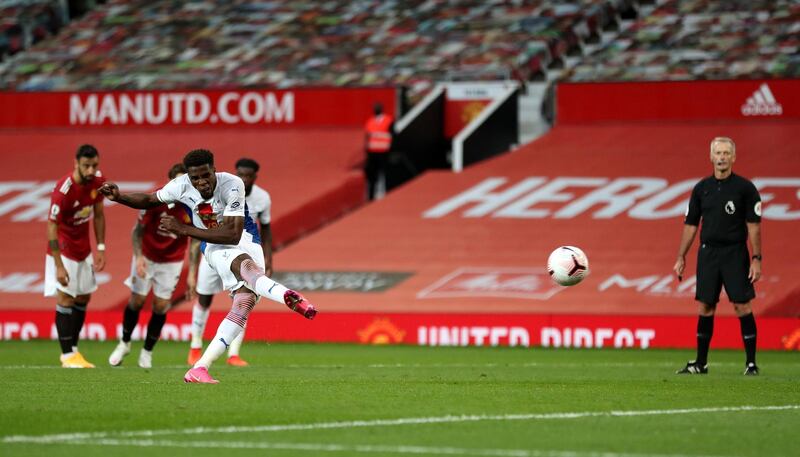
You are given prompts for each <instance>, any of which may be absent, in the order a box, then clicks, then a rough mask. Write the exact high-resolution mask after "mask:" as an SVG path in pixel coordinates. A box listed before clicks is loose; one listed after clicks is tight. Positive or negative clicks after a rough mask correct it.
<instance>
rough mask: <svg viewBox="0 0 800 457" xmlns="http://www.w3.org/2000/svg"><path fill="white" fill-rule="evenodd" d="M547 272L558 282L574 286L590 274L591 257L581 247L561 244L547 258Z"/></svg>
mask: <svg viewBox="0 0 800 457" xmlns="http://www.w3.org/2000/svg"><path fill="white" fill-rule="evenodd" d="M547 272H548V273H549V274H550V277H551V278H553V281H555V282H556V284H559V285H562V286H574V285H575V284H578V283H579V282H581V281H583V278H585V277H586V276H588V275H589V259H588V258H586V254H584V253H583V251H581V250H580V248H576V247H575V246H561V247H558V248H556V249H555V250H554V251H553V252H552V253H550V257H548V258H547Z"/></svg>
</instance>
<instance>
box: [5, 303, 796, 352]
mask: <svg viewBox="0 0 800 457" xmlns="http://www.w3.org/2000/svg"><path fill="white" fill-rule="evenodd" d="M226 314H227V313H225V312H212V313H211V319H210V320H209V325H207V327H206V337H211V336H213V334H214V332H215V331H216V327H217V325H218V324H219V322H220V321H221V320H222V319H223V318H224V317H225V315H226ZM147 319H149V316H148V315H144V316H142V318H141V319H140V325H139V326H138V327H137V328H136V331H135V332H134V334H133V338H134V339H141V338H142V336H143V335H144V334H145V333H146V331H147V328H146V326H147ZM121 321H122V312H121V311H119V312H111V311H97V312H89V313H88V314H87V320H86V324H85V326H84V330H83V337H84V338H85V339H89V340H100V341H104V340H114V339H117V338H119V336H120V334H121ZM695 325H696V318H695V317H693V316H647V317H643V316H592V315H544V314H501V315H490V314H422V313H413V314H386V315H382V314H369V313H329V314H320V315H319V316H318V319H315V320H314V321H306V320H304V319H302V318H299V317H298V316H297V315H295V314H294V313H290V312H276V313H266V312H261V313H253V314H251V316H250V320H249V322H248V325H247V338H248V339H250V340H261V341H287V342H288V341H312V342H336V343H362V344H413V345H419V346H522V347H538V346H541V347H553V348H609V347H613V348H638V349H648V348H693V347H694V344H695ZM190 337H191V313H189V312H186V311H177V312H171V313H170V314H169V317H168V319H167V324H166V325H165V326H164V330H163V331H162V338H163V339H165V340H172V341H189V339H190ZM55 338H56V333H55V327H54V324H53V313H52V312H49V311H35V312H24V311H0V340H30V339H55ZM758 338H759V340H758V346H759V348H760V349H771V350H800V319H793V318H759V319H758ZM712 346H713V347H715V348H728V349H738V348H741V347H742V342H741V336H740V332H739V322H738V319H736V318H735V317H717V322H716V326H715V332H714V340H713V343H712Z"/></svg>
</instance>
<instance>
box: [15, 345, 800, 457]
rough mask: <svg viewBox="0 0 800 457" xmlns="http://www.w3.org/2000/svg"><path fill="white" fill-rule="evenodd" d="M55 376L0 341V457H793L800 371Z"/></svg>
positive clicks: (496, 360)
mask: <svg viewBox="0 0 800 457" xmlns="http://www.w3.org/2000/svg"><path fill="white" fill-rule="evenodd" d="M113 345H114V343H112V342H106V343H96V342H84V343H82V344H81V347H82V352H83V353H84V355H85V356H86V357H87V359H89V360H91V361H93V362H94V363H96V364H97V365H98V368H97V369H94V370H66V369H61V368H58V367H57V366H56V363H55V362H56V361H57V359H58V347H57V346H58V345H57V344H56V343H55V342H52V341H37V342H0V389H2V395H0V435H1V436H0V455H2V456H4V457H11V456H37V455H40V456H53V455H57V456H70V455H75V456H81V457H89V456H108V455H113V456H136V457H142V456H145V457H157V456H170V457H177V456H193V457H197V456H215V457H220V456H225V457H237V456H247V455H259V456H260V455H269V456H278V457H282V456H333V457H335V456H350V455H380V456H406V455H414V456H453V455H465V456H498V457H527V456H531V457H544V456H553V457H593V456H597V457H601V456H602V457H628V456H645V455H647V456H797V455H800V440H798V438H797V437H798V436H799V435H798V433H800V432H799V430H800V355H798V354H797V353H777V352H761V353H760V354H759V365H760V367H761V376H758V377H745V376H743V375H742V371H743V368H744V367H743V365H744V364H743V354H742V352H741V351H731V352H728V351H714V350H712V353H711V364H710V370H709V371H710V373H709V374H708V375H706V376H678V375H675V374H673V373H674V371H675V369H677V368H679V367H680V366H681V365H683V364H684V363H685V362H686V360H688V359H689V358H691V357H692V355H693V354H692V352H690V351H665V350H647V351H641V350H566V349H562V350H555V349H523V348H424V347H413V346H384V347H377V346H351V345H310V344H309V345H295V344H291V345H290V344H273V345H267V344H263V343H246V344H245V346H244V348H243V351H242V355H243V356H245V357H246V358H247V359H248V360H249V361H250V362H251V363H252V365H251V366H250V367H247V368H231V367H227V366H225V365H224V364H218V365H216V366H214V367H213V368H212V370H211V372H212V374H213V375H215V376H216V377H217V378H218V379H220V381H221V383H220V384H218V385H194V384H184V383H183V381H182V377H183V374H184V372H185V371H186V367H185V366H184V364H183V363H184V359H185V356H186V351H187V345H186V344H185V343H184V344H177V343H168V342H161V343H159V345H158V346H157V347H156V351H155V355H154V365H155V366H154V368H153V369H152V370H149V371H145V370H142V369H140V368H138V367H136V358H137V356H138V350H139V348H140V347H141V342H138V343H137V342H134V351H133V352H132V353H131V355H129V356H128V359H126V361H125V365H124V366H123V367H120V368H111V367H108V366H107V362H106V360H107V358H108V354H109V353H110V351H111V349H112V348H113Z"/></svg>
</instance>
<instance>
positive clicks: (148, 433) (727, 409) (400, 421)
mask: <svg viewBox="0 0 800 457" xmlns="http://www.w3.org/2000/svg"><path fill="white" fill-rule="evenodd" d="M796 409H800V405H777V406H720V407H709V408H685V409H653V410H638V411H637V410H632V411H630V410H629V411H580V412H563V413H536V414H498V415H489V414H478V415H458V416H456V415H450V416H433V417H405V418H397V419H374V420H357V421H341V422H315V423H308V424H274V425H256V426H235V425H234V426H226V427H193V428H184V429H172V430H164V429H160V430H132V431H122V432H117V431H115V432H89V433H61V434H53V435H39V436H36V435H10V436H5V437H3V441H2V442H3V443H64V442H69V441H76V440H78V441H84V440H99V439H104V438H109V437H121V438H131V437H154V436H168V435H203V434H222V433H266V432H284V431H299V430H330V429H347V428H360V427H392V426H403V425H429V424H452V423H460V422H487V421H526V420H565V419H584V418H589V417H636V416H666V415H676V414H697V413H736V412H744V411H786V410H796Z"/></svg>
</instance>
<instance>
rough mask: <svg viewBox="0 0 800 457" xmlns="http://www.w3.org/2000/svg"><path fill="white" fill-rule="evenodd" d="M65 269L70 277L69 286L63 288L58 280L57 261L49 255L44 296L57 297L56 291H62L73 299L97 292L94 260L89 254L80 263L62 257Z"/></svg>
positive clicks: (46, 259) (46, 262)
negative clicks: (93, 266)
mask: <svg viewBox="0 0 800 457" xmlns="http://www.w3.org/2000/svg"><path fill="white" fill-rule="evenodd" d="M61 261H62V262H63V263H64V268H65V269H66V270H67V275H69V284H67V287H64V286H62V285H61V284H60V283H59V282H58V280H57V279H56V261H55V259H53V256H51V255H50V254H47V256H46V258H45V261H44V296H45V297H55V296H56V295H57V293H56V291H58V290H60V291H61V292H64V293H65V294H67V295H69V296H71V297H77V296H79V295H88V294H91V293H92V292H94V291H96V290H97V280H96V279H95V277H94V269H93V268H92V264H93V263H94V259H93V258H92V255H91V254H89V255H88V256H87V257H86V258H85V259H83V260H81V261H80V262H78V261H75V260H72V259H69V258H67V257H65V256H63V255H62V256H61Z"/></svg>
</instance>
